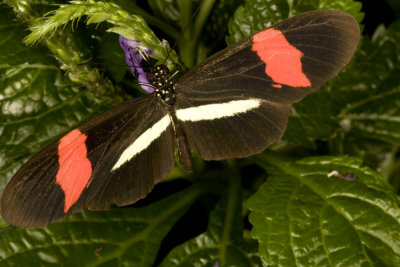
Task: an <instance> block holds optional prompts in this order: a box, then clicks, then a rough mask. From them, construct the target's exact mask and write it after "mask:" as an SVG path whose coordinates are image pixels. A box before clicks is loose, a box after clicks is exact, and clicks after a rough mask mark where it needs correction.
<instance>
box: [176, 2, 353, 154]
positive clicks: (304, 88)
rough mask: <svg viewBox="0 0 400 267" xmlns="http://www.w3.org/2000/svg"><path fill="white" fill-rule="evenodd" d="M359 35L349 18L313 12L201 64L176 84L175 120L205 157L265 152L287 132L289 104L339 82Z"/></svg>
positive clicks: (299, 16)
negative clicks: (338, 74) (339, 74)
mask: <svg viewBox="0 0 400 267" xmlns="http://www.w3.org/2000/svg"><path fill="white" fill-rule="evenodd" d="M359 38H360V30H359V25H358V23H357V21H356V20H355V19H354V18H353V17H351V16H350V15H348V14H346V13H343V12H340V11H333V10H323V11H311V12H307V13H303V14H300V15H298V16H295V17H292V18H289V19H287V20H284V21H282V22H280V23H278V24H276V25H274V26H273V27H271V28H268V29H266V30H263V31H261V32H259V33H257V34H255V35H253V36H251V37H249V38H247V39H245V40H243V41H241V42H238V43H236V44H234V45H232V46H229V47H228V48H226V49H224V50H222V51H220V52H219V53H217V54H215V55H213V56H211V57H210V58H208V59H207V60H205V61H204V62H202V63H201V64H199V65H197V66H196V67H195V68H193V69H192V70H191V71H189V72H188V73H187V74H186V75H184V76H183V77H182V78H181V79H180V80H179V81H178V82H177V83H176V85H175V87H176V91H177V102H176V104H175V107H176V109H177V117H178V119H179V121H180V122H181V124H182V127H183V129H184V132H185V134H186V137H187V139H188V141H189V144H190V146H191V148H192V149H194V150H195V151H197V152H198V153H199V154H200V156H201V157H202V158H204V159H206V160H220V159H226V158H239V157H246V156H249V155H253V154H256V153H259V152H261V151H263V150H264V149H265V148H266V147H268V146H269V145H270V144H271V143H273V142H275V141H276V140H278V139H279V138H280V137H281V136H282V135H283V133H284V131H285V129H286V124H287V120H288V116H289V112H290V108H291V104H292V103H295V102H298V101H300V100H301V99H302V98H304V97H305V96H306V95H307V94H309V93H311V92H313V91H315V90H316V89H318V88H319V87H320V86H321V85H322V84H323V83H325V82H326V81H328V80H329V79H331V78H332V77H334V76H335V75H336V74H337V73H338V72H339V71H340V70H341V69H342V68H343V67H344V66H345V65H346V64H347V63H348V62H349V61H350V59H351V57H352V55H353V54H354V51H355V49H356V47H357V44H358V41H359ZM191 116H192V118H191Z"/></svg>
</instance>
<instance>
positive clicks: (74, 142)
mask: <svg viewBox="0 0 400 267" xmlns="http://www.w3.org/2000/svg"><path fill="white" fill-rule="evenodd" d="M86 138H87V136H86V135H85V134H83V133H81V132H80V131H79V130H78V129H75V130H73V131H71V132H69V133H68V134H67V135H65V136H64V137H63V138H61V140H60V143H59V145H58V163H59V164H60V168H59V169H58V172H57V176H56V183H57V184H59V185H60V186H61V188H62V190H63V191H64V194H65V203H64V212H67V211H68V210H69V209H70V208H71V207H72V205H74V203H75V202H76V201H77V200H78V199H79V197H80V195H81V194H82V191H83V189H84V188H85V186H86V184H87V182H88V181H89V178H90V176H91V175H92V165H91V163H90V161H89V159H88V158H87V149H86V144H85V141H86Z"/></svg>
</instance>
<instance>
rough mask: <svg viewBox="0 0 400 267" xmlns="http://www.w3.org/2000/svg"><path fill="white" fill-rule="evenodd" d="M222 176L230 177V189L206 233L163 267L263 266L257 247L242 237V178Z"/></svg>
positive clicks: (180, 248) (176, 251)
mask: <svg viewBox="0 0 400 267" xmlns="http://www.w3.org/2000/svg"><path fill="white" fill-rule="evenodd" d="M222 175H224V176H229V186H228V188H227V190H225V193H224V194H223V196H222V198H221V199H220V201H219V202H218V203H217V205H216V207H215V208H214V209H213V211H212V212H211V214H210V220H209V223H208V227H207V231H206V232H205V233H203V234H201V235H199V236H198V237H196V238H194V239H192V240H189V241H187V242H186V243H184V244H182V245H180V246H178V247H176V248H175V249H173V250H172V251H171V252H170V254H169V255H168V256H167V257H166V258H165V259H164V260H163V262H162V263H161V264H160V266H162V267H165V266H191V265H192V264H193V263H200V262H201V263H202V264H201V266H215V264H216V263H218V266H249V267H250V266H261V261H260V259H259V257H258V255H257V254H256V251H257V243H256V242H254V241H255V240H252V239H251V238H249V237H243V222H242V217H241V213H242V189H241V184H240V182H241V181H240V176H238V174H237V173H232V172H230V173H228V174H226V173H225V174H222Z"/></svg>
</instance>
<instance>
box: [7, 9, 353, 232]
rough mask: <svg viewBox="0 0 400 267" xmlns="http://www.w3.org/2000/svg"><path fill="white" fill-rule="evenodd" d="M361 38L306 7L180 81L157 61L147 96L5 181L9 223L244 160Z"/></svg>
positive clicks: (277, 134) (140, 193)
mask: <svg viewBox="0 0 400 267" xmlns="http://www.w3.org/2000/svg"><path fill="white" fill-rule="evenodd" d="M359 38H360V29H359V25H358V23H357V21H356V20H355V19H354V18H353V17H352V16H350V15H348V14H346V13H343V12H340V11H333V10H320V11H311V12H306V13H303V14H300V15H297V16H294V17H291V18H289V19H286V20H284V21H282V22H280V23H278V24H276V25H273V26H272V27H270V28H267V29H264V30H263V31H261V32H259V33H256V34H254V35H252V36H250V37H248V38H246V39H244V40H242V41H240V42H238V43H236V44H234V45H231V46H229V47H227V48H225V49H223V50H221V51H220V52H218V53H216V54H214V55H213V56H211V57H209V58H208V59H206V60H205V61H204V62H202V63H200V64H199V65H197V66H195V67H194V68H193V69H191V70H190V71H189V72H187V73H186V74H185V75H183V76H182V77H181V78H180V79H178V80H177V81H173V80H172V79H170V75H169V70H168V68H167V67H165V66H163V65H159V66H156V67H154V68H153V69H152V71H151V72H150V73H149V81H150V83H151V86H152V87H153V88H154V89H155V90H154V92H153V93H151V94H148V95H146V96H144V97H141V98H138V99H133V100H130V101H127V102H124V103H122V104H119V105H118V106H116V107H114V108H112V109H110V110H108V111H106V112H104V113H102V114H100V115H98V116H96V117H94V118H92V119H90V120H89V121H87V122H85V123H83V124H82V125H81V126H79V127H77V128H76V129H74V130H72V131H70V132H69V133H67V134H66V135H65V136H64V137H62V138H60V139H59V140H58V141H56V142H54V143H52V144H50V145H49V146H48V147H46V148H45V149H43V150H42V151H41V152H39V153H38V154H37V155H35V156H34V157H33V158H31V159H30V160H29V161H27V162H26V163H25V164H24V165H23V166H22V167H21V168H20V169H19V170H18V171H17V173H16V174H15V175H14V177H13V178H12V179H11V181H10V182H9V183H8V184H7V186H6V188H5V189H4V192H3V195H2V197H1V202H0V206H1V213H2V216H3V218H4V219H5V220H6V221H7V222H8V223H10V224H12V225H16V226H22V227H44V226H47V225H48V224H49V223H52V222H56V221H60V220H63V219H64V218H65V217H66V216H67V215H68V214H71V213H74V212H79V211H81V210H82V209H83V208H88V209H90V210H107V209H109V208H110V206H111V205H112V204H115V205H117V206H123V205H128V204H132V203H134V202H136V201H138V200H139V199H142V198H144V197H146V195H147V194H148V193H149V192H150V191H151V190H152V189H153V187H154V185H155V184H157V183H158V182H160V181H161V180H162V179H163V178H165V177H166V176H167V175H168V173H169V172H170V171H171V170H172V168H173V167H174V165H175V160H174V151H176V152H177V155H178V158H179V161H180V163H181V164H182V165H183V167H185V168H186V169H189V170H190V169H191V150H194V151H195V152H197V153H198V154H199V156H200V157H201V158H203V159H204V160H223V159H230V158H243V157H248V156H250V155H254V154H257V153H260V152H262V151H264V150H265V149H266V148H267V147H268V146H269V145H271V144H272V143H274V142H275V141H277V140H278V139H279V138H281V137H282V135H283V133H284V131H285V129H286V124H287V121H288V118H289V114H290V110H291V105H292V104H293V103H296V102H298V101H300V100H301V99H303V98H304V97H305V96H306V95H308V94H310V93H312V92H313V91H315V90H316V89H318V88H319V87H321V85H323V84H324V83H325V82H326V81H328V80H329V79H331V78H333V77H334V76H336V75H337V73H338V72H339V71H340V70H341V69H342V68H343V67H344V66H345V65H347V63H348V62H349V61H350V59H351V57H352V56H353V54H354V52H355V50H356V48H357V44H358V42H359Z"/></svg>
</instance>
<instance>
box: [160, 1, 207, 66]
mask: <svg viewBox="0 0 400 267" xmlns="http://www.w3.org/2000/svg"><path fill="white" fill-rule="evenodd" d="M203 2H204V0H201V1H200V3H199V4H198V6H197V8H196V10H195V11H194V13H193V14H192V17H191V19H190V22H189V23H188V24H186V26H185V27H184V28H183V30H182V32H181V34H180V35H179V36H178V38H177V40H179V39H180V38H181V37H182V36H183V34H184V33H185V32H186V30H187V29H188V28H189V26H190V25H191V24H192V23H193V19H194V18H195V17H196V15H197V13H199V10H200V7H201V5H202V4H203ZM177 45H178V42H177V41H175V42H174V44H173V45H172V46H171V47H170V49H169V51H168V54H167V56H166V57H165V60H164V62H163V64H162V65H164V64H165V62H166V61H167V59H168V58H169V56H170V55H171V53H172V50H174V48H175V47H176V46H177Z"/></svg>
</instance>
